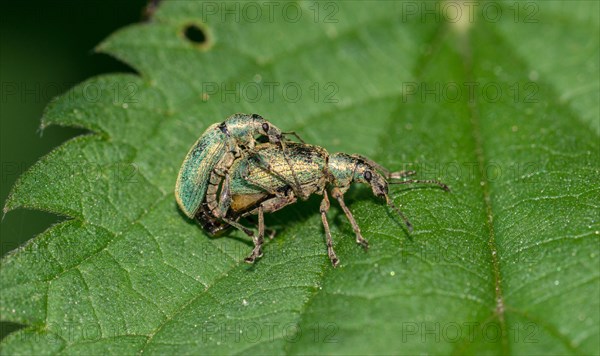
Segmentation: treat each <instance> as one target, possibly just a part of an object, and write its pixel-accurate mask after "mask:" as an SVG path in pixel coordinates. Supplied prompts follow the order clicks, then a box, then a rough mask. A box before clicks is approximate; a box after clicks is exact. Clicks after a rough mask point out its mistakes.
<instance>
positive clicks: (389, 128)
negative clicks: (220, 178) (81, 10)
mask: <svg viewBox="0 0 600 356" xmlns="http://www.w3.org/2000/svg"><path fill="white" fill-rule="evenodd" d="M248 4H250V5H248ZM256 4H259V3H237V2H229V3H226V4H222V3H217V2H206V3H202V2H191V1H177V2H165V3H162V4H161V5H160V7H159V9H158V11H157V12H156V13H155V15H154V17H153V19H152V20H151V21H150V22H148V23H143V24H138V25H134V26H131V27H128V28H125V29H123V30H121V31H119V32H117V33H116V34H114V35H113V36H111V37H110V38H109V39H108V40H106V41H105V42H104V43H102V44H101V45H100V47H99V50H101V51H103V52H106V53H109V54H111V55H113V56H115V57H117V58H119V59H121V60H123V61H125V62H126V63H128V64H129V65H131V66H132V67H133V68H135V69H136V70H137V71H138V72H139V75H125V74H111V75H104V76H100V77H97V78H92V79H90V80H88V81H87V82H85V83H82V84H80V85H78V86H77V87H75V88H73V89H72V90H71V91H69V92H68V93H65V94H64V95H63V96H61V97H60V98H58V99H56V100H55V101H53V102H52V103H51V104H50V105H49V106H48V108H47V110H46V113H45V115H44V118H43V123H42V126H43V127H45V126H48V125H65V126H77V127H83V128H86V129H88V130H89V131H90V134H89V135H86V136H82V137H78V138H75V139H73V140H71V141H68V142H66V143H65V144H63V145H62V146H61V147H59V148H57V149H56V150H54V151H53V152H51V153H50V154H48V155H47V156H46V157H43V158H42V159H41V160H40V161H39V162H38V163H37V164H36V165H35V166H34V167H32V168H31V169H30V170H29V171H28V172H27V173H25V174H24V175H23V176H22V177H21V179H20V180H19V182H18V183H17V184H16V186H15V187H14V190H13V193H12V195H11V196H10V198H9V199H8V201H7V203H6V208H5V211H10V210H13V209H16V208H31V209H43V210H47V211H50V212H53V213H56V214H61V215H64V216H67V217H68V219H67V220H66V221H64V222H62V223H60V224H57V225H55V226H52V227H50V228H49V229H48V230H47V231H46V232H44V233H43V234H41V235H39V236H37V237H35V238H34V239H32V240H31V241H30V242H29V243H27V244H26V245H25V246H24V247H23V248H21V249H18V250H17V251H14V252H13V253H11V254H9V255H8V256H6V257H4V258H3V260H2V265H1V266H2V269H1V271H0V288H1V290H2V292H1V293H2V294H1V296H2V298H1V302H0V311H1V313H2V320H4V321H11V322H16V323H21V324H23V325H24V328H23V329H21V330H20V331H18V332H15V333H13V334H11V335H9V336H8V337H7V338H6V339H4V340H3V341H2V344H1V347H2V353H3V354H17V353H18V354H34V353H35V354H38V353H39V354H42V353H44V354H45V353H48V354H52V353H77V354H100V353H112V354H132V353H144V354H158V353H160V354H176V353H194V354H213V353H214V354H223V353H261V354H266V353H303V354H309V353H311V354H312V353H339V354H364V353H369V354H379V353H386V354H390V353H393V354H416V353H436V354H438V353H444V354H446V353H477V354H480V353H494V354H499V353H511V354H540V353H549V354H559V353H560V354H565V353H580V354H598V353H599V352H600V348H599V345H600V329H599V325H600V320H599V319H600V313H599V309H600V304H599V300H600V287H599V286H600V283H599V276H600V268H599V259H598V258H599V257H598V256H599V255H600V252H599V245H598V238H599V234H600V233H599V230H600V214H599V209H598V196H599V194H598V192H599V190H600V189H599V186H598V182H599V181H600V171H599V167H600V156H599V152H600V151H599V150H600V147H599V135H600V120H599V117H598V112H599V107H598V105H599V104H598V92H599V79H598V78H599V68H598V66H599V63H600V58H599V53H600V52H599V41H600V39H599V37H598V34H599V33H600V31H599V29H600V25H599V18H598V14H599V13H600V11H599V5H598V3H597V2H588V1H569V2H562V1H535V2H534V1H531V2H524V3H513V2H490V3H482V4H479V6H477V7H473V5H474V4H473V3H470V2H464V3H462V2H461V3H458V2H441V3H434V2H424V3H419V2H404V3H400V2H377V3H370V4H369V6H366V5H365V4H362V3H359V2H340V3H330V2H327V3H313V2H299V3H291V4H288V5H286V4H283V3H264V4H260V5H261V6H262V7H261V8H260V11H261V12H260V13H259V12H256V11H257V7H256V6H255V5H256ZM232 9H233V10H232ZM456 10H460V11H462V12H461V13H460V16H458V17H457V16H456V13H454V12H453V11H456ZM468 10H472V11H468ZM298 13H300V14H301V16H300V18H298V19H297V18H296V17H297V14H298ZM468 14H472V18H470V16H467V15H468ZM498 14H500V15H498ZM444 15H445V16H447V17H448V19H447V20H446V19H445V18H444ZM189 26H197V29H196V30H199V31H203V33H204V36H205V37H206V38H205V41H204V43H194V42H193V41H191V40H189V39H187V38H186V35H185V34H186V29H188V27H189ZM188 33H189V31H188ZM201 37H202V36H199V39H200V40H202V38H201ZM299 93H301V95H299ZM235 112H256V113H260V114H261V115H263V116H264V117H265V118H267V119H268V120H271V121H272V122H273V123H275V124H276V125H277V126H279V127H281V128H283V129H285V130H296V131H297V132H298V133H299V134H300V135H301V136H302V137H303V138H304V139H305V140H306V141H307V142H309V143H312V144H317V145H321V146H323V147H325V148H327V149H328V150H330V152H336V151H344V152H348V153H361V154H365V155H368V156H370V157H371V158H373V159H374V160H376V161H377V162H380V163H381V164H383V165H385V166H386V167H389V168H391V169H395V170H399V169H415V170H417V171H418V177H419V178H437V179H440V180H442V181H444V182H446V183H448V184H449V185H450V186H451V188H452V192H451V193H444V192H443V191H441V190H440V189H436V188H431V187H423V186H420V187H416V186H415V187H408V186H392V187H391V190H390V193H391V196H392V197H393V200H394V202H395V203H396V204H397V205H399V206H401V207H402V210H403V211H404V213H405V214H406V215H407V216H408V217H409V218H410V219H411V221H412V223H413V225H414V226H415V231H414V232H413V233H411V234H408V233H407V231H406V230H405V229H404V227H403V225H402V221H401V220H400V219H399V218H398V217H397V216H395V215H394V214H393V213H392V212H390V211H389V210H388V208H387V207H386V206H385V205H384V204H382V202H381V201H378V200H377V199H376V198H375V197H373V196H372V195H371V193H370V190H369V189H368V188H366V187H356V188H354V189H352V190H351V191H350V192H349V193H348V194H347V195H346V202H347V203H348V204H349V207H350V209H351V210H352V211H353V213H354V215H355V217H356V219H357V221H358V224H359V225H360V226H361V228H362V230H363V234H364V236H365V237H366V238H367V239H369V241H370V245H371V248H370V249H369V251H368V252H365V251H363V250H362V249H361V248H360V247H359V246H357V245H356V243H355V241H354V235H353V232H352V229H351V227H350V225H349V223H348V222H347V221H346V219H345V216H344V215H343V213H342V212H341V209H339V208H338V207H337V206H336V205H335V203H333V204H332V205H333V207H332V209H331V210H330V212H329V220H330V225H331V226H332V230H333V237H334V244H335V248H336V251H337V253H338V256H339V257H340V260H341V266H340V267H339V268H337V269H334V268H332V267H331V265H330V262H329V260H328V258H327V254H326V249H325V243H324V234H323V230H322V226H321V221H320V216H319V214H318V211H319V197H313V198H311V199H310V200H309V201H307V202H299V203H297V204H295V205H294V206H290V207H287V208H286V209H283V210H282V211H280V212H277V213H275V214H272V215H269V216H268V217H267V220H266V223H267V225H268V226H270V227H272V228H275V229H276V230H277V237H276V238H275V239H274V240H272V241H268V242H267V244H266V246H265V248H264V256H263V258H262V259H261V260H260V261H259V262H258V263H256V264H255V265H253V266H249V265H247V264H245V263H244V262H243V258H244V257H245V256H246V255H247V254H248V253H249V252H250V250H251V241H250V240H249V239H248V238H247V237H245V236H243V235H241V234H239V233H237V232H233V233H232V234H231V235H228V236H226V237H220V238H209V237H208V236H207V235H206V234H204V233H203V232H202V230H201V229H200V228H199V227H198V226H197V225H195V224H194V223H193V222H191V221H189V220H187V219H185V218H184V217H183V215H182V214H181V213H180V212H179V211H178V209H177V206H176V203H175V199H174V195H173V188H174V185H175V179H176V176H177V172H178V168H179V165H180V163H181V161H182V160H183V158H184V156H185V154H186V152H187V150H188V148H189V146H190V145H191V144H192V143H193V142H194V141H195V139H196V138H197V136H198V135H200V133H202V132H203V131H204V129H205V128H206V127H207V126H208V125H209V124H212V123H214V122H218V121H222V120H223V119H224V118H226V117H227V116H229V115H230V114H232V113H235Z"/></svg>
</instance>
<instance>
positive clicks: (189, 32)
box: [183, 25, 207, 45]
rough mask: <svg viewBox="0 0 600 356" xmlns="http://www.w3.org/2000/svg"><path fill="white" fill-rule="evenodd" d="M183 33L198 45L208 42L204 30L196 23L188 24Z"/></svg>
mask: <svg viewBox="0 0 600 356" xmlns="http://www.w3.org/2000/svg"><path fill="white" fill-rule="evenodd" d="M183 34H184V35H185V38H187V39H188V41H190V42H192V43H194V44H196V45H203V44H206V42H207V40H206V34H205V33H204V30H203V29H202V28H200V27H198V26H196V25H187V26H186V27H185V29H184V30H183Z"/></svg>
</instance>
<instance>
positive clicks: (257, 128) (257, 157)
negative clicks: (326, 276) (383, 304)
mask: <svg viewBox="0 0 600 356" xmlns="http://www.w3.org/2000/svg"><path fill="white" fill-rule="evenodd" d="M223 126H225V127H226V128H227V129H226V130H223V129H221V127H223ZM217 130H218V131H217ZM219 131H220V132H224V133H226V134H225V136H222V135H221V134H219ZM284 134H285V133H282V132H281V130H279V129H278V128H276V127H275V126H273V125H271V124H270V123H268V122H267V121H266V120H264V119H262V117H260V116H258V115H245V114H236V115H233V116H231V117H230V118H228V119H227V120H226V121H225V122H223V123H221V124H215V125H213V126H211V127H210V128H209V129H208V130H207V131H206V132H205V133H204V134H203V135H202V136H201V137H200V139H199V140H198V141H197V142H196V144H195V145H194V146H193V147H192V149H191V150H190V151H189V153H188V155H187V157H186V158H185V160H184V162H183V165H182V167H181V170H180V172H179V177H178V179H177V186H176V190H175V196H176V198H177V202H178V204H179V206H180V208H181V209H182V211H183V212H184V213H185V214H186V215H187V216H188V217H190V218H193V219H196V220H197V221H198V222H200V223H201V224H202V226H203V227H204V228H205V229H206V230H207V231H208V232H209V233H211V234H213V235H214V234H216V233H218V232H220V231H222V230H223V229H225V228H228V227H230V226H233V227H236V228H238V229H240V230H241V231H243V232H245V233H246V234H248V235H249V236H252V238H253V241H254V249H253V250H252V253H251V254H250V255H249V256H248V257H247V258H246V260H245V261H246V262H248V263H253V262H254V261H255V260H256V258H258V257H261V256H262V244H263V242H264V235H265V224H264V214H265V213H270V212H274V211H277V210H279V209H282V208H283V207H285V206H287V205H290V204H293V203H295V202H296V201H297V200H298V198H300V199H302V200H306V199H307V198H308V197H309V196H310V195H312V194H319V195H323V200H322V201H321V206H320V214H321V220H322V223H323V227H324V229H325V236H326V241H327V254H328V256H329V259H330V260H331V263H332V264H333V266H334V267H335V266H337V265H338V264H339V259H338V258H337V256H336V254H335V251H334V249H333V242H332V238H331V232H330V230H329V223H328V221H327V215H326V214H327V211H328V210H329V206H330V203H329V196H328V193H327V188H329V191H330V194H331V196H332V197H333V198H334V199H336V200H337V201H338V203H339V204H340V206H341V208H342V210H343V211H344V213H345V214H346V217H347V218H348V220H349V221H350V223H351V225H352V229H353V230H354V233H355V235H356V242H357V243H358V244H360V245H362V246H363V247H364V248H365V249H366V248H367V247H368V242H367V240H365V239H364V237H363V236H362V234H361V231H360V228H359V226H358V224H357V223H356V220H355V219H354V216H353V215H352V213H351V212H350V209H348V207H347V206H346V204H345V202H344V193H346V191H348V189H349V188H350V185H351V184H352V183H355V182H356V183H366V184H369V185H370V186H371V189H372V191H373V194H374V195H375V196H377V197H383V198H384V199H385V200H386V203H387V205H388V206H390V207H391V208H392V209H394V210H395V211H396V212H397V213H398V215H400V217H401V218H402V219H403V220H404V222H405V224H406V226H407V228H408V230H409V231H412V225H411V224H410V222H409V221H408V219H407V218H406V217H405V216H404V214H402V212H401V211H400V210H399V209H398V208H396V206H395V205H394V204H393V202H392V200H391V199H390V197H389V195H388V185H389V184H410V183H432V184H437V185H438V186H440V187H441V188H442V189H444V190H446V191H448V190H449V189H448V187H447V186H446V185H445V184H443V183H441V182H439V181H436V180H412V179H408V180H403V178H406V177H409V176H410V175H412V174H414V173H415V172H413V171H400V172H390V171H388V170H387V169H385V168H384V167H382V166H381V165H379V164H377V163H375V162H373V161H371V160H370V159H368V158H366V157H364V156H360V155H349V154H345V153H334V154H332V155H330V154H329V153H328V152H327V151H326V150H325V149H323V148H321V147H318V146H313V145H308V144H305V143H295V142H289V141H286V140H285V139H284V136H283V135H284ZM290 134H294V133H290ZM256 135H262V136H265V137H267V138H268V140H269V142H266V143H260V144H257V141H256V140H255V138H254V136H256ZM294 135H295V134H294ZM215 137H218V138H217V139H216V138H215ZM296 137H297V138H298V139H299V140H300V138H299V137H298V136H297V135H296ZM217 193H218V194H217ZM217 195H218V197H217ZM249 215H258V236H254V233H253V232H252V230H250V229H248V228H246V227H245V226H243V225H241V224H240V223H239V219H240V218H242V217H246V216H249Z"/></svg>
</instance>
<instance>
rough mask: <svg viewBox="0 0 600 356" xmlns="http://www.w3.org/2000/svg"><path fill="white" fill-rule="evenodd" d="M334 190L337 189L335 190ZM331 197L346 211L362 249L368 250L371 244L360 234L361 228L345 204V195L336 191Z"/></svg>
mask: <svg viewBox="0 0 600 356" xmlns="http://www.w3.org/2000/svg"><path fill="white" fill-rule="evenodd" d="M334 189H336V188H334ZM331 195H332V196H333V197H334V198H336V199H337V201H338V203H339V204H340V206H341V207H342V210H343V211H344V214H346V217H347V218H348V220H349V221H350V224H351V225H352V230H354V233H355V234H356V243H357V244H359V245H361V246H362V247H364V248H365V250H366V249H368V248H369V242H368V241H367V240H365V239H364V238H363V237H362V234H361V232H360V227H359V226H358V224H357V223H356V220H355V219H354V216H353V215H352V213H351V212H350V209H348V207H347V206H346V203H345V202H344V195H343V194H341V193H339V192H338V191H337V190H334V191H333V192H332V193H331Z"/></svg>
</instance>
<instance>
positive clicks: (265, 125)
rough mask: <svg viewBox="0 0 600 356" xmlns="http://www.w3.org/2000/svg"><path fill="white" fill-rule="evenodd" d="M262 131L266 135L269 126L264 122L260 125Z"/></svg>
mask: <svg viewBox="0 0 600 356" xmlns="http://www.w3.org/2000/svg"><path fill="white" fill-rule="evenodd" d="M262 129H263V130H264V131H265V132H266V133H268V132H269V124H267V123H266V122H265V123H263V124H262Z"/></svg>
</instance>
